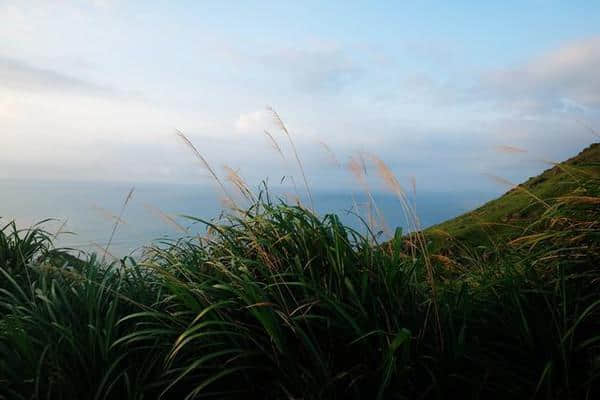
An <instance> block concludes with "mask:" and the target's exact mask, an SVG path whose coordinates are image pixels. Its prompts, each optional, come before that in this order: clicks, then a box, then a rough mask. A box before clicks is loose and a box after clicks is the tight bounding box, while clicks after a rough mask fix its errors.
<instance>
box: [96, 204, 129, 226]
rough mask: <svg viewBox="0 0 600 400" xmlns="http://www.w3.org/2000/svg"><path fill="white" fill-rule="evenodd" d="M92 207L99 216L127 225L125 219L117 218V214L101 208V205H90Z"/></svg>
mask: <svg viewBox="0 0 600 400" xmlns="http://www.w3.org/2000/svg"><path fill="white" fill-rule="evenodd" d="M92 209H93V210H94V211H96V212H97V213H98V214H99V215H100V216H101V217H103V218H104V219H106V220H107V221H110V222H115V221H117V222H119V223H120V224H123V225H127V221H125V220H124V219H122V218H119V217H118V216H116V215H114V214H113V213H111V212H110V211H108V210H107V209H105V208H102V207H100V206H98V205H96V204H94V205H92Z"/></svg>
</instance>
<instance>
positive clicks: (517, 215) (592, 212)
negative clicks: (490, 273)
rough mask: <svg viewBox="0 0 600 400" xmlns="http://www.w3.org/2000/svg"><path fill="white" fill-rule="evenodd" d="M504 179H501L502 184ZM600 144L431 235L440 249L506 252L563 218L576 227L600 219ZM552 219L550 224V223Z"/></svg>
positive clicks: (439, 226) (442, 225)
mask: <svg viewBox="0 0 600 400" xmlns="http://www.w3.org/2000/svg"><path fill="white" fill-rule="evenodd" d="M498 179H499V178H498ZM599 195H600V144H598V143H596V144H593V145H591V146H589V147H588V148H586V149H585V150H583V151H582V152H581V153H580V154H578V155H577V156H575V157H573V158H571V159H569V160H566V161H564V162H562V163H560V164H556V165H555V166H553V167H552V168H550V169H548V170H546V171H544V172H543V173H542V174H540V175H538V176H536V177H533V178H530V179H529V180H527V181H526V182H524V183H522V184H520V185H518V186H516V187H514V188H513V189H511V190H510V191H509V192H508V193H506V194H504V195H503V196H501V197H500V198H498V199H495V200H492V201H490V202H488V203H486V204H485V205H483V206H481V207H479V208H478V209H476V210H473V211H471V212H468V213H466V214H464V215H461V216H459V217H457V218H454V219H451V220H449V221H446V222H443V223H441V224H439V225H437V226H434V227H431V228H429V229H428V230H427V233H428V234H429V235H430V236H431V237H432V238H433V239H434V241H435V243H436V247H437V248H442V249H446V250H447V249H448V248H450V247H451V246H452V244H453V243H455V242H457V241H458V242H464V243H468V244H469V245H470V246H477V245H481V246H504V245H506V244H507V243H510V241H511V240H515V239H518V238H520V237H523V236H526V235H533V234H535V233H536V232H538V231H540V230H545V229H546V227H545V226H542V227H541V226H539V224H540V222H541V221H543V220H545V221H546V222H554V223H557V222H559V220H560V219H561V218H562V219H563V220H562V221H561V222H562V223H564V222H565V220H566V219H568V220H570V221H571V222H574V221H577V220H578V219H579V220H582V221H591V220H594V219H596V220H598V219H600V202H599V201H598V196H599ZM544 217H548V218H546V219H545V218H544Z"/></svg>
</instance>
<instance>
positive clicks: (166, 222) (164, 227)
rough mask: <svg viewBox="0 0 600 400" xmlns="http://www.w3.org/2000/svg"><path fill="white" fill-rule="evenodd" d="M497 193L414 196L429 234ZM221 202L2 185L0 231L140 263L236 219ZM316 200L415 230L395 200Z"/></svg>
mask: <svg viewBox="0 0 600 400" xmlns="http://www.w3.org/2000/svg"><path fill="white" fill-rule="evenodd" d="M132 190H133V191H132ZM269 191H270V193H269V195H270V198H271V199H272V200H273V201H275V202H277V201H279V200H286V199H287V201H288V202H292V203H293V202H294V201H296V200H297V198H296V196H295V195H291V194H290V193H289V189H285V188H270V189H269ZM130 193H131V196H129V194H130ZM498 194H499V193H498V192H474V191H470V192H464V191H456V192H417V193H411V194H409V195H408V197H409V202H410V206H411V208H414V209H415V210H416V215H417V216H418V219H419V223H420V226H421V227H423V228H425V227H428V226H431V225H435V224H437V223H440V222H443V221H444V220H447V219H449V218H452V217H455V216H458V215H460V214H463V213H465V212H467V211H469V210H472V209H474V208H477V207H478V206H480V205H482V204H483V203H485V202H486V201H488V200H491V199H493V198H495V197H497V196H498ZM127 197H130V198H129V200H128V201H127V204H126V205H125V206H124V203H125V201H126V199H127ZM223 197H224V196H223V194H221V193H219V191H218V190H217V188H214V187H212V186H207V185H201V184H174V183H137V184H131V183H122V182H59V181H32V180H0V229H2V228H3V227H5V226H6V225H7V224H9V223H10V222H11V221H15V222H16V225H17V226H18V228H19V229H26V228H28V227H31V226H33V225H35V224H39V223H41V226H42V227H43V228H44V229H45V230H46V231H47V232H49V234H51V235H52V236H55V244H56V246H58V247H64V248H69V249H72V251H76V252H78V251H84V252H97V253H99V254H106V253H105V252H106V251H107V252H108V254H110V255H111V256H114V257H115V258H121V257H124V256H133V257H139V256H140V255H141V254H142V253H143V250H144V248H146V247H147V246H151V245H165V243H169V242H171V241H174V240H177V239H180V238H183V237H188V236H194V235H197V234H199V233H202V232H205V229H206V226H205V225H204V224H203V223H202V222H200V221H202V220H204V221H211V222H218V221H222V217H223V216H225V215H227V214H228V213H231V211H230V209H229V208H228V205H227V202H224V201H223ZM300 197H301V202H302V204H303V205H304V206H305V207H310V201H308V200H307V195H302V194H301V195H300ZM312 197H313V204H314V209H315V212H316V213H317V214H318V215H319V216H320V217H323V216H324V215H326V214H328V213H335V214H337V215H338V216H339V217H340V219H341V220H342V221H343V222H344V223H346V224H347V225H348V226H351V227H352V228H354V229H356V230H358V231H361V232H363V233H364V232H366V231H367V225H368V224H369V223H370V222H369V221H371V220H373V219H375V220H376V221H377V223H376V224H375V225H374V226H376V229H375V231H376V232H380V233H379V235H380V238H381V239H382V240H383V239H385V237H386V235H391V234H393V232H394V231H395V229H396V228H398V227H400V228H402V229H403V230H404V231H407V230H408V229H410V225H409V224H407V218H406V215H405V213H404V212H403V207H402V203H401V202H400V200H399V199H398V198H397V197H396V196H395V195H393V194H391V193H387V192H376V193H372V197H373V199H374V205H373V204H370V203H371V202H369V201H368V197H367V195H366V194H365V193H361V192H360V190H344V189H336V190H313V192H312ZM236 203H237V205H238V207H241V208H243V207H244V205H245V204H244V201H243V199H239V198H238V199H237V201H236ZM369 215H371V216H372V217H371V218H369ZM371 225H373V223H371ZM113 231H114V234H113ZM111 237H112V240H111ZM109 241H110V245H109Z"/></svg>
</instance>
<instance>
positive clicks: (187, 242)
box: [0, 176, 600, 399]
mask: <svg viewBox="0 0 600 400" xmlns="http://www.w3.org/2000/svg"><path fill="white" fill-rule="evenodd" d="M580 185H581V186H580V187H582V188H588V189H586V190H587V191H586V193H585V196H579V197H578V198H576V197H574V196H572V195H569V196H562V197H556V198H554V199H548V200H545V201H547V202H548V206H549V207H547V209H544V210H543V212H541V213H539V214H537V215H536V216H535V218H533V217H532V218H533V219H532V220H530V221H529V222H528V225H527V227H525V228H524V231H522V232H521V235H520V236H512V237H510V239H505V240H504V241H500V240H499V239H498V238H495V239H494V240H492V241H490V242H487V243H486V242H481V241H478V242H477V245H473V244H471V243H469V242H468V241H464V240H463V241H457V242H456V243H455V246H454V248H453V251H452V253H438V254H431V253H432V251H434V250H436V248H435V245H434V244H431V248H423V247H422V246H416V247H417V248H418V249H419V251H418V252H417V253H415V256H413V252H408V253H407V252H405V249H407V248H414V247H410V246H411V242H412V241H414V237H413V238H410V237H406V236H402V235H401V234H400V232H398V233H397V234H396V235H395V237H394V238H393V239H392V240H390V241H389V242H386V243H380V244H378V243H376V239H375V237H372V236H368V235H367V236H366V235H363V234H360V233H359V232H356V231H354V230H352V229H350V228H348V227H346V226H344V225H343V224H342V223H341V222H340V220H339V219H338V217H337V216H335V215H325V216H323V217H318V216H316V215H315V214H313V213H312V212H310V211H309V210H307V209H305V208H302V207H296V206H289V205H286V204H275V203H273V202H271V201H270V200H268V197H267V198H266V199H262V200H258V201H257V202H256V204H254V205H253V206H252V207H250V208H249V209H248V210H247V211H244V212H239V211H238V212H235V213H232V215H231V216H229V217H227V218H226V219H225V220H222V221H220V222H219V223H218V224H212V223H207V224H208V225H209V232H210V233H209V235H208V236H207V237H203V238H198V237H190V238H185V239H181V240H180V241H177V242H174V243H166V244H163V245H162V246H161V247H154V248H152V249H149V250H148V251H147V252H146V255H145V257H144V258H143V259H142V260H140V261H139V263H137V262H135V261H134V260H131V259H123V260H121V261H120V262H117V263H113V264H111V265H107V264H106V263H103V262H101V261H99V260H97V259H96V258H95V257H94V256H89V257H87V258H77V257H74V256H72V255H69V254H68V253H67V252H65V251H62V250H54V249H53V248H52V245H51V240H50V239H51V238H50V237H49V236H48V235H47V234H46V233H45V232H43V231H42V230H40V229H35V228H34V229H32V230H27V231H22V232H19V231H17V230H16V228H15V227H14V225H9V226H8V227H7V228H4V229H3V230H2V231H1V232H0V282H1V285H0V398H6V399H31V398H35V399H38V398H49V399H84V398H85V399H88V398H89V399H108V398H129V399H142V398H145V399H153V398H158V397H161V398H164V399H182V398H190V399H191V398H202V397H211V398H261V399H262V398H272V399H280V398H281V399H289V398H293V399H300V398H303V399H336V398H338V399H346V398H350V399H352V398H354V399H362V398H381V399H404V398H406V399H412V398H424V399H439V398H457V397H461V398H474V399H477V398H481V399H486V398H540V399H564V398H584V399H585V398H587V399H593V398H597V396H598V395H600V392H599V390H600V388H599V385H600V296H599V294H600V291H599V286H600V269H599V265H598V261H599V260H600V248H599V245H598V243H599V242H598V237H599V235H600V229H599V225H598V222H597V221H598V219H599V218H598V206H597V204H598V203H596V201H597V199H598V197H597V193H594V192H593V188H594V187H596V188H597V179H596V178H595V177H593V176H591V177H589V179H587V180H585V181H582V182H580ZM409 253H410V254H409ZM428 269H429V270H431V271H432V272H433V275H434V281H433V282H431V281H430V280H429V279H428ZM434 289H435V293H434ZM434 294H435V296H434ZM436 315H437V316H439V325H438V323H437V322H436Z"/></svg>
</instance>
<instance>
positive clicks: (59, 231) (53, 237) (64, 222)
mask: <svg viewBox="0 0 600 400" xmlns="http://www.w3.org/2000/svg"><path fill="white" fill-rule="evenodd" d="M68 221H69V218H65V220H64V221H63V223H62V224H61V225H60V226H59V227H58V229H57V230H56V232H55V233H54V235H52V239H56V238H57V237H58V235H60V234H61V233H63V229H65V226H66V225H67V222H68Z"/></svg>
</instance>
